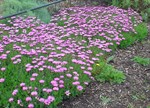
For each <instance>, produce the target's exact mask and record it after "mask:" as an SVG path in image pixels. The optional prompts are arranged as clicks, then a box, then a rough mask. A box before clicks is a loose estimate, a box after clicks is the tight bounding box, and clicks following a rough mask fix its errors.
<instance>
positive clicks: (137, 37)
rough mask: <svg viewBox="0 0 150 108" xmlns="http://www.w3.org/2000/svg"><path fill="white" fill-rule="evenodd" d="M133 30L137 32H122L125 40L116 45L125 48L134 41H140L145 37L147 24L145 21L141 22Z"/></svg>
mask: <svg viewBox="0 0 150 108" xmlns="http://www.w3.org/2000/svg"><path fill="white" fill-rule="evenodd" d="M135 31H136V32H137V33H136V34H135V33H133V32H128V33H127V32H124V33H122V34H123V36H124V38H125V40H123V41H122V42H121V43H120V45H119V46H118V47H119V48H126V47H128V46H130V45H132V44H134V42H135V41H141V40H143V39H145V38H146V37H147V35H148V29H147V25H146V24H145V23H141V24H139V25H138V26H136V27H135Z"/></svg>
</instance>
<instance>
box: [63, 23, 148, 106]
mask: <svg viewBox="0 0 150 108" xmlns="http://www.w3.org/2000/svg"><path fill="white" fill-rule="evenodd" d="M149 25H150V24H149ZM149 28H150V27H149ZM149 31H150V29H149ZM114 55H115V59H114V60H113V62H112V63H111V64H112V65H113V66H114V67H115V68H117V69H118V70H121V71H124V73H125V74H126V81H125V82H124V83H122V84H120V85H119V84H114V85H111V84H109V83H99V82H92V83H90V85H89V86H88V87H87V88H86V90H85V93H83V94H82V95H81V96H79V97H76V98H72V99H70V100H67V101H64V102H63V103H62V105H61V108H146V107H147V106H148V105H149V106H150V66H147V67H144V66H141V65H140V64H137V63H134V62H133V61H132V60H131V59H132V58H133V57H134V56H142V57H149V58H150V36H149V37H148V38H147V39H146V40H145V41H142V42H140V43H135V44H134V46H131V47H128V48H127V49H120V50H118V51H116V52H115V54H114ZM102 96H103V97H105V98H102ZM108 98H109V99H108Z"/></svg>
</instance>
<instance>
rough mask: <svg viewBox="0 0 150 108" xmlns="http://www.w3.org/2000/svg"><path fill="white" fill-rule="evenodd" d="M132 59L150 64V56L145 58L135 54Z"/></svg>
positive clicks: (144, 64) (146, 64)
mask: <svg viewBox="0 0 150 108" xmlns="http://www.w3.org/2000/svg"><path fill="white" fill-rule="evenodd" d="M132 61H134V62H136V63H139V64H141V65H143V66H148V65H150V58H143V57H140V56H135V57H134V58H133V59H132Z"/></svg>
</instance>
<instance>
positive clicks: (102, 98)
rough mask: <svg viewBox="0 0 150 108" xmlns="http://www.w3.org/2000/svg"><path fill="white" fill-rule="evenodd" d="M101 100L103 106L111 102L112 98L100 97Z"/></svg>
mask: <svg viewBox="0 0 150 108" xmlns="http://www.w3.org/2000/svg"><path fill="white" fill-rule="evenodd" d="M100 100H101V101H102V104H103V105H107V104H108V103H110V102H111V98H108V97H105V96H100Z"/></svg>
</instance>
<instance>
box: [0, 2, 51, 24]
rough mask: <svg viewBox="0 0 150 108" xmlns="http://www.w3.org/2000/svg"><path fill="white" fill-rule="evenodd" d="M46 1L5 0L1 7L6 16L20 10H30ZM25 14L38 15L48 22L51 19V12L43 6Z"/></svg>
mask: <svg viewBox="0 0 150 108" xmlns="http://www.w3.org/2000/svg"><path fill="white" fill-rule="evenodd" d="M45 3H46V2H45V1H41V0H4V2H3V4H1V5H0V9H1V10H3V11H2V15H3V16H6V15H10V14H14V13H17V12H20V11H24V10H29V9H31V8H34V7H37V6H41V5H42V4H45ZM25 15H28V16H36V17H37V18H39V19H41V20H42V21H44V22H46V23H48V22H49V21H50V14H49V12H48V10H47V8H41V9H38V10H35V11H34V12H31V11H29V12H28V13H26V14H25Z"/></svg>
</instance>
